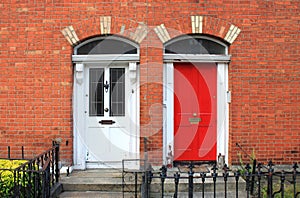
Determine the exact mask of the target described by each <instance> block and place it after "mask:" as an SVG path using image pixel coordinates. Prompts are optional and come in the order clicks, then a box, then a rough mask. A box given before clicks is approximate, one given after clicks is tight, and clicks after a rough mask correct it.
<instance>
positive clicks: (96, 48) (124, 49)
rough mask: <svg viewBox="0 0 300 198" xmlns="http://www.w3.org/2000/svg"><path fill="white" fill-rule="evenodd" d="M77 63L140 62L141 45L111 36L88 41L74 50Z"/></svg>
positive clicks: (74, 59)
mask: <svg viewBox="0 0 300 198" xmlns="http://www.w3.org/2000/svg"><path fill="white" fill-rule="evenodd" d="M72 59H73V61H74V62H76V61H96V60H130V61H132V60H139V45H138V44H137V43H135V42H133V41H131V40H129V39H126V38H123V37H120V36H116V35H110V36H101V37H95V38H92V39H88V40H86V41H84V42H82V43H80V44H79V45H77V46H76V47H75V48H74V55H73V56H72Z"/></svg>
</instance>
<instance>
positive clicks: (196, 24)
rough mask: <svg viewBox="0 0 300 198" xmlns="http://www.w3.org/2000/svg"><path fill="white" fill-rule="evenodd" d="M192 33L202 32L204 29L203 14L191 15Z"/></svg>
mask: <svg viewBox="0 0 300 198" xmlns="http://www.w3.org/2000/svg"><path fill="white" fill-rule="evenodd" d="M191 23H192V33H193V34H196V33H200V34H201V33H202V30H203V16H191Z"/></svg>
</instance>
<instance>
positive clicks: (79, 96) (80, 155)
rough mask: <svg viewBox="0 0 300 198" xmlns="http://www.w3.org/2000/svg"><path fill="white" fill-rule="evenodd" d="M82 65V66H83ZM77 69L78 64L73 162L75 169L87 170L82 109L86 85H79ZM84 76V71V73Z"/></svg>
mask: <svg viewBox="0 0 300 198" xmlns="http://www.w3.org/2000/svg"><path fill="white" fill-rule="evenodd" d="M81 65H82V64H81ZM76 68H77V64H76V65H75V67H74V70H75V71H74V84H73V135H74V140H73V161H74V168H75V169H81V170H83V169H86V163H85V157H86V148H85V146H84V137H83V134H84V133H83V131H84V123H85V122H84V120H83V119H82V117H85V116H84V108H83V109H80V108H79V107H80V105H81V106H82V104H85V101H84V99H85V98H84V83H78V81H77V79H76V75H77V72H76ZM82 75H83V76H85V74H84V69H83V71H82Z"/></svg>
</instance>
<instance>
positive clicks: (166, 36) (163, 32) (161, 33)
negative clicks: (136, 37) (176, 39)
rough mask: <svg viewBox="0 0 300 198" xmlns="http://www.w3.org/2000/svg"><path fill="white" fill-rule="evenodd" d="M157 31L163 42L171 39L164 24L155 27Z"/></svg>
mask: <svg viewBox="0 0 300 198" xmlns="http://www.w3.org/2000/svg"><path fill="white" fill-rule="evenodd" d="M154 31H155V33H156V34H157V36H158V38H159V39H160V40H161V42H162V43H165V42H167V41H168V40H170V39H171V37H170V35H169V32H168V30H167V29H166V27H165V25H164V24H161V25H159V26H156V27H155V28H154Z"/></svg>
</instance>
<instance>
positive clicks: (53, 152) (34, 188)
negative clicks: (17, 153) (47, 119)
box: [0, 144, 59, 198]
mask: <svg viewBox="0 0 300 198" xmlns="http://www.w3.org/2000/svg"><path fill="white" fill-rule="evenodd" d="M22 153H23V152H22ZM23 156H24V155H23V154H22V157H23ZM58 162H59V145H58V144H53V147H52V148H51V149H49V150H47V151H45V152H44V153H42V154H40V155H38V156H37V157H35V158H33V159H30V160H27V162H25V163H23V164H22V165H20V166H19V167H16V168H13V169H0V197H18V198H19V197H26V198H27V197H28V198H48V197H51V196H52V193H53V192H54V189H55V188H57V187H58V185H59V164H58ZM7 175H11V176H13V178H12V179H11V180H4V177H6V176H7ZM1 188H2V189H1Z"/></svg>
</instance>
